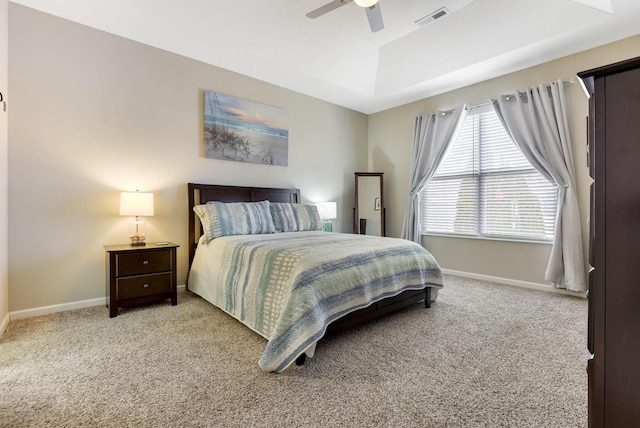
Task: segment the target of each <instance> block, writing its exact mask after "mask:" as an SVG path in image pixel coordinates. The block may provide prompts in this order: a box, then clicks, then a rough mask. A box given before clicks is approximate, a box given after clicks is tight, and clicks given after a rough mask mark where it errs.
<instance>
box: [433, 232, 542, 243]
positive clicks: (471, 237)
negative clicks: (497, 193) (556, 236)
mask: <svg viewBox="0 0 640 428" xmlns="http://www.w3.org/2000/svg"><path fill="white" fill-rule="evenodd" d="M422 236H423V237H425V236H434V237H437V238H456V239H475V240H480V241H499V242H517V243H522V244H542V245H553V241H538V240H535V239H515V238H489V237H485V236H464V235H447V234H440V233H423V234H422Z"/></svg>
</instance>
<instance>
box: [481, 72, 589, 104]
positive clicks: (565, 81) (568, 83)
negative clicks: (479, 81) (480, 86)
mask: <svg viewBox="0 0 640 428" xmlns="http://www.w3.org/2000/svg"><path fill="white" fill-rule="evenodd" d="M577 82H578V78H577V77H571V78H570V79H562V83H564V84H565V85H573V84H574V83H577ZM547 86H549V84H547ZM509 95H511V96H515V94H507V96H509ZM488 105H491V101H486V102H484V103H480V104H473V105H470V106H469V110H472V109H476V108H480V107H486V106H488Z"/></svg>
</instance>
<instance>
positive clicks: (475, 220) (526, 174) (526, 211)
mask: <svg viewBox="0 0 640 428" xmlns="http://www.w3.org/2000/svg"><path fill="white" fill-rule="evenodd" d="M421 198H422V200H421V203H422V206H421V208H422V219H421V221H422V233H428V234H445V235H460V236H475V237H485V238H498V239H499V238H505V239H521V240H539V241H550V240H551V239H552V238H553V227H554V220H555V215H556V203H557V201H556V199H557V191H556V186H555V184H552V183H550V182H549V181H547V179H546V178H544V177H543V176H542V175H541V174H540V173H539V172H538V171H537V170H536V169H535V168H534V167H533V166H532V165H531V164H530V163H529V161H527V159H526V158H525V157H524V155H523V154H522V152H521V151H520V149H519V148H518V147H517V146H516V145H515V143H514V142H513V140H511V137H510V136H509V134H507V132H506V130H505V129H504V127H503V126H502V123H501V122H500V120H499V119H498V116H497V115H496V114H495V112H494V111H493V109H491V106H489V107H488V108H483V109H474V111H472V112H470V114H469V116H467V119H466V120H465V123H464V125H463V128H462V131H461V132H460V135H459V136H458V138H457V139H456V141H454V142H452V143H451V146H450V147H449V149H448V150H447V153H446V155H445V157H444V159H443V161H442V163H441V164H440V166H439V167H438V170H437V171H436V174H435V175H434V177H433V178H432V180H431V181H430V182H429V184H428V185H427V186H426V188H425V189H424V190H423V191H422V194H421Z"/></svg>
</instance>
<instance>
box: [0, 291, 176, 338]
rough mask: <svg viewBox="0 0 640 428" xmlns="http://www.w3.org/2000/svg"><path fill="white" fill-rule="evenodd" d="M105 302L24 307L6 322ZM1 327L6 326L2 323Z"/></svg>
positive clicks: (94, 301) (82, 301)
mask: <svg viewBox="0 0 640 428" xmlns="http://www.w3.org/2000/svg"><path fill="white" fill-rule="evenodd" d="M184 288H185V286H184V285H179V286H178V291H180V290H183V289H184ZM106 304H107V298H106V297H100V298H97V299H89V300H81V301H78V302H70V303H62V304H59V305H52V306H43V307H41V308H33V309H25V310H23V311H15V312H10V313H9V315H8V317H7V318H8V320H7V324H9V319H10V320H19V319H23V318H31V317H37V316H40V315H48V314H54V313H57V312H64V311H72V310H74V309H82V308H89V307H91V306H100V305H102V306H106ZM2 327H6V326H5V324H4V323H3V324H2ZM1 332H4V328H3V329H0V336H1V335H2V334H1Z"/></svg>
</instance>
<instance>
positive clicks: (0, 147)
mask: <svg viewBox="0 0 640 428" xmlns="http://www.w3.org/2000/svg"><path fill="white" fill-rule="evenodd" d="M8 12H9V10H8V1H7V0H0V92H2V96H3V97H4V98H5V99H4V101H6V97H8V91H7V88H8V80H9V79H8V73H9V71H8V67H7V62H8V48H9V42H8V37H7V36H8V33H9V30H8V19H7V16H8ZM7 117H8V114H7V112H5V111H4V108H3V105H2V103H1V102H0V336H2V332H3V331H4V329H5V327H6V325H7V324H8V323H9V279H8V267H7V257H8V256H7V234H8V227H9V226H8V225H9V221H8V214H7V193H8V190H7V178H8V177H7V138H8V135H7V134H8V131H7V128H8V119H7Z"/></svg>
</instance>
